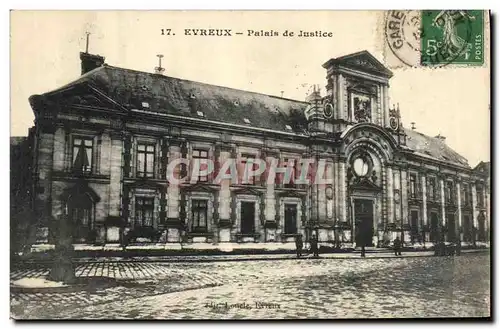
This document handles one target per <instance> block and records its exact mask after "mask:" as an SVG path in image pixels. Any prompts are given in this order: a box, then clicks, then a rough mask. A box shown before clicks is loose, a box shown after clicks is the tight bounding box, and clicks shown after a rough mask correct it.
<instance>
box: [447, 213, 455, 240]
mask: <svg viewBox="0 0 500 329" xmlns="http://www.w3.org/2000/svg"><path fill="white" fill-rule="evenodd" d="M446 224H447V225H446V229H447V231H448V234H447V238H448V242H454V241H455V240H456V238H457V236H456V233H455V214H447V215H446Z"/></svg>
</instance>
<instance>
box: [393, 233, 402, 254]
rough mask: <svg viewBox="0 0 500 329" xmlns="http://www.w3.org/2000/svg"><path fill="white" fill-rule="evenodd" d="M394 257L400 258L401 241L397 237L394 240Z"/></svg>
mask: <svg viewBox="0 0 500 329" xmlns="http://www.w3.org/2000/svg"><path fill="white" fill-rule="evenodd" d="M394 255H396V256H401V240H400V239H399V236H397V237H396V239H395V240H394Z"/></svg>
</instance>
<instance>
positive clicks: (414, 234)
mask: <svg viewBox="0 0 500 329" xmlns="http://www.w3.org/2000/svg"><path fill="white" fill-rule="evenodd" d="M410 215H411V222H410V239H411V243H415V242H416V241H420V237H419V234H418V211H417V210H412V211H411V212H410Z"/></svg>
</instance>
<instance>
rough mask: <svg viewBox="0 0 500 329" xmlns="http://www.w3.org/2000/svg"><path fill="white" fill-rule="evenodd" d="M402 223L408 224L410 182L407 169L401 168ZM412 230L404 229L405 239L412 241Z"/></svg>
mask: <svg viewBox="0 0 500 329" xmlns="http://www.w3.org/2000/svg"><path fill="white" fill-rule="evenodd" d="M400 185H401V212H402V214H401V225H405V224H408V221H409V218H408V182H407V171H406V169H404V170H403V169H402V170H401V180H400ZM409 233H410V232H408V231H404V241H405V242H408V241H410V234H409Z"/></svg>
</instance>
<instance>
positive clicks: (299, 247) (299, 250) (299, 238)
mask: <svg viewBox="0 0 500 329" xmlns="http://www.w3.org/2000/svg"><path fill="white" fill-rule="evenodd" d="M303 247H304V243H303V242H302V234H299V235H296V236H295V248H296V249H297V258H300V257H301V256H302V248H303Z"/></svg>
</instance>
